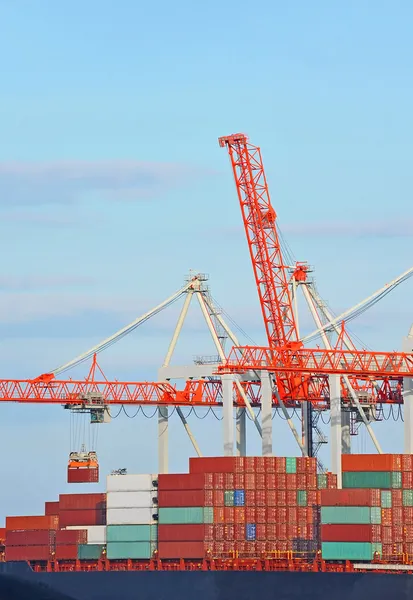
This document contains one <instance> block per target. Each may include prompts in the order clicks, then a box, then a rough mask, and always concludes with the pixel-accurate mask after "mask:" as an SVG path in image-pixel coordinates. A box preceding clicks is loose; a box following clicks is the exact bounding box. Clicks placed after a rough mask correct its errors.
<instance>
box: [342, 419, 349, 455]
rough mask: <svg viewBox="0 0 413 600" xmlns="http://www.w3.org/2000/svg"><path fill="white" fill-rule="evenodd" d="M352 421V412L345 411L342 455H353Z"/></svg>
mask: <svg viewBox="0 0 413 600" xmlns="http://www.w3.org/2000/svg"><path fill="white" fill-rule="evenodd" d="M350 419H351V413H350V411H349V410H343V411H342V413H341V453H342V454H351V436H350Z"/></svg>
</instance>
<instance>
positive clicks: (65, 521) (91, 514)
mask: <svg viewBox="0 0 413 600" xmlns="http://www.w3.org/2000/svg"><path fill="white" fill-rule="evenodd" d="M51 518H55V517H51ZM59 523H60V527H62V528H63V527H68V526H69V525H79V526H81V525H105V524H106V511H105V510H93V509H84V510H81V509H77V510H61V511H60V513H59Z"/></svg>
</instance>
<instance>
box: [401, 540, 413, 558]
mask: <svg viewBox="0 0 413 600" xmlns="http://www.w3.org/2000/svg"><path fill="white" fill-rule="evenodd" d="M403 550H404V552H405V553H406V554H408V555H409V556H413V543H412V542H410V543H408V544H404V547H403Z"/></svg>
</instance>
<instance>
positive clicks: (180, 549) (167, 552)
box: [158, 542, 205, 559]
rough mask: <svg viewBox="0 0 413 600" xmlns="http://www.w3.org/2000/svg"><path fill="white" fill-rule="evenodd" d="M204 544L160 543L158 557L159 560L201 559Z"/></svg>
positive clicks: (203, 552)
mask: <svg viewBox="0 0 413 600" xmlns="http://www.w3.org/2000/svg"><path fill="white" fill-rule="evenodd" d="M204 555H205V549H204V542H160V543H159V545H158V556H159V558H160V559H170V558H200V559H201V558H203V557H204Z"/></svg>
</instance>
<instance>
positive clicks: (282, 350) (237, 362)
mask: <svg viewBox="0 0 413 600" xmlns="http://www.w3.org/2000/svg"><path fill="white" fill-rule="evenodd" d="M219 143H220V145H221V146H223V147H226V148H227V149H228V153H229V156H230V160H231V165H232V169H233V174H234V178H235V182H236V187H237V192H238V199H239V202H240V207H241V212H242V217H243V222H244V227H245V232H246V237H247V241H248V246H249V249H250V257H251V262H252V266H253V270H254V274H255V280H256V285H257V290H258V295H259V299H260V304H261V311H262V316H263V321H264V327H265V330H266V334H267V341H268V347H256V346H241V345H240V344H239V342H238V340H237V339H236V337H235V335H234V334H233V333H232V332H231V331H230V330H229V328H228V327H226V333H227V335H228V337H229V338H230V340H231V342H232V344H233V347H232V350H231V351H230V352H229V354H228V353H226V352H224V348H223V345H222V343H221V342H222V340H220V337H219V332H218V329H219V327H224V329H225V323H224V321H223V320H222V319H221V320H220V319H219V318H218V315H217V312H216V311H215V310H214V307H213V306H212V305H211V302H210V299H209V300H208V297H207V294H205V293H204V292H205V290H203V289H202V282H203V281H204V278H203V277H202V276H201V275H200V274H196V275H193V276H192V277H190V278H189V280H188V281H187V283H186V284H185V286H184V287H183V288H181V289H180V290H178V292H176V293H175V294H174V295H173V296H172V297H170V298H168V299H167V300H166V301H164V302H163V303H161V304H160V305H158V306H157V307H155V309H153V310H152V311H150V312H149V313H146V314H145V315H143V316H142V317H139V318H138V319H136V320H135V321H134V322H133V323H131V324H130V325H128V326H126V327H125V328H123V329H122V330H120V331H118V332H117V333H116V334H114V335H113V336H111V337H110V338H107V339H106V340H104V341H103V342H102V343H101V344H99V345H98V346H95V347H94V348H91V349H90V350H89V351H87V352H86V353H84V354H82V355H80V356H79V357H77V358H75V359H74V360H72V361H70V362H69V363H66V364H65V365H63V366H61V367H58V368H56V369H55V370H54V371H51V372H49V373H46V374H43V375H41V376H39V377H37V378H35V379H30V380H0V401H5V402H9V401H12V402H13V401H14V402H22V403H25V402H26V403H27V402H41V403H49V404H60V405H64V406H66V407H68V408H72V409H75V410H76V409H79V410H86V411H89V412H90V413H91V415H93V418H94V422H96V423H98V422H104V421H105V417H106V415H107V413H108V407H110V406H111V405H113V404H123V405H125V404H126V405H127V404H137V405H139V404H142V405H146V404H151V405H156V406H158V410H159V414H160V416H161V415H162V414H165V412H164V411H165V409H166V410H167V407H168V406H170V405H172V406H177V407H178V408H179V407H181V406H220V407H222V409H223V414H224V437H225V439H224V448H225V452H226V453H228V454H230V453H232V452H233V430H232V425H231V424H232V413H233V409H234V407H235V408H237V409H238V408H241V407H242V408H246V409H247V410H248V411H249V412H250V414H251V415H252V418H253V421H254V423H255V425H256V427H257V429H258V431H259V432H260V434H261V435H262V437H263V453H271V452H272V442H271V436H272V430H271V411H272V407H273V406H274V405H275V406H279V407H281V409H282V410H283V411H285V414H286V415H287V416H288V412H287V408H288V407H294V406H301V405H302V404H303V405H304V404H305V405H306V406H307V407H311V406H313V405H317V406H318V407H319V408H330V410H331V411H332V413H333V414H334V418H335V420H337V419H338V418H339V415H340V414H341V401H342V400H343V398H344V399H347V400H349V401H351V402H352V403H354V405H355V406H356V408H357V410H359V412H360V416H361V418H362V420H363V421H364V422H365V424H366V427H367V428H368V429H369V432H370V435H372V439H373V441H375V443H376V448H377V449H378V450H379V451H380V447H379V446H378V443H377V440H375V437H374V434H372V430H371V427H370V423H369V422H368V421H367V419H366V417H365V414H364V410H363V409H362V407H361V405H360V401H359V397H358V392H359V391H362V392H363V393H366V390H368V393H369V394H370V397H371V398H372V401H374V399H376V400H377V401H379V402H382V403H387V402H389V403H391V402H400V401H401V400H402V397H401V395H400V394H401V392H400V394H398V392H397V390H395V385H394V384H395V383H396V382H397V384H400V381H403V382H406V381H408V382H409V381H411V378H412V377H413V362H412V354H411V353H412V348H411V347H410V345H409V343H407V346H406V348H405V352H401V353H395V352H390V353H388V352H387V353H386V352H382V353H377V352H376V353H374V352H366V351H364V350H357V349H356V348H355V346H354V344H353V343H352V341H351V339H350V337H349V335H348V333H347V331H346V329H345V327H343V323H344V322H345V320H346V319H347V318H349V315H350V314H351V312H350V313H348V314H346V315H344V316H343V315H342V316H340V318H336V319H334V318H333V317H332V316H331V315H329V314H328V312H326V310H325V307H324V306H323V304H322V302H321V300H320V298H319V297H318V296H317V294H316V293H315V292H314V289H312V288H311V286H307V285H306V284H307V282H308V273H309V268H308V266H307V265H306V264H305V263H297V264H295V265H293V266H291V265H288V264H287V263H286V261H285V260H284V257H283V252H282V249H281V244H280V239H279V236H278V233H277V215H276V213H275V210H274V209H273V207H272V205H271V201H270V196H269V192H268V186H267V181H266V177H265V171H264V167H263V163H262V158H261V152H260V149H259V148H258V147H256V146H253V145H251V144H249V142H248V139H247V137H246V136H245V135H244V134H235V135H232V136H227V137H225V138H220V140H219ZM411 271H412V270H411ZM410 274H411V273H410ZM407 276H408V275H406V274H405V277H404V278H406V277H407ZM399 280H400V281H401V280H403V276H401V278H399V279H398V280H397V281H399ZM395 282H396V280H395ZM395 285H396V283H394V285H393V287H394V286H395ZM299 286H300V287H302V288H303V289H304V290H307V292H304V293H305V294H306V293H307V295H308V296H309V298H310V300H311V303H312V305H313V307H314V309H315V312H316V314H317V315H318V318H315V322H316V326H317V330H316V332H315V334H314V335H321V337H322V338H323V339H324V338H326V332H327V331H328V330H329V328H330V330H334V331H335V332H336V333H337V341H336V343H335V345H334V346H331V344H330V342H328V343H327V344H326V343H325V345H326V347H325V348H324V349H320V348H313V349H311V348H307V347H306V346H304V342H305V341H306V340H305V338H300V335H299V330H298V319H297V314H296V311H295V310H294V301H295V294H296V291H297V287H299ZM185 294H186V300H185V303H184V308H183V310H182V312H181V315H180V317H179V321H178V324H177V328H176V330H175V333H174V338H173V340H172V342H171V346H170V348H169V350H168V354H167V357H166V360H165V363H164V365H163V369H166V370H168V369H170V370H171V369H172V367H170V364H169V361H170V357H171V355H172V352H173V349H174V347H175V345H176V338H177V335H178V334H179V331H180V328H181V326H182V321H183V319H184V318H185V315H186V311H187V308H188V303H189V301H190V300H189V301H188V298H192V297H193V296H196V297H197V298H198V300H199V301H200V306H201V310H202V312H203V314H204V317H205V319H206V321H207V324H208V326H209V328H210V331H211V334H212V336H213V339H214V341H215V342H216V346H217V351H218V357H217V359H216V360H215V362H212V363H211V364H210V365H205V364H203V365H198V366H201V367H202V368H201V369H200V370H198V371H196V369H194V372H195V373H198V374H200V377H199V378H197V377H194V376H193V375H192V374H191V376H188V377H187V378H186V379H185V383H184V387H183V389H178V388H177V386H175V385H172V384H171V383H170V379H173V377H164V378H160V380H159V381H158V382H119V381H108V380H107V379H106V378H105V377H104V374H103V372H102V371H100V373H101V376H99V375H98V376H96V373H98V372H99V370H100V367H99V365H98V363H97V358H96V355H97V354H98V353H99V352H100V351H101V350H104V349H105V348H107V347H108V346H110V345H111V344H112V343H115V342H116V341H118V340H119V339H121V338H122V337H123V336H124V335H127V334H128V333H130V332H131V331H133V330H134V329H136V327H138V326H139V325H140V324H141V323H142V322H144V321H145V320H147V319H148V318H151V317H152V316H153V315H154V314H157V313H158V312H159V311H160V310H163V309H164V308H165V307H167V306H169V305H170V304H171V303H172V302H174V301H175V300H176V299H177V298H178V297H179V296H181V295H185ZM376 295H377V296H379V295H380V293H379V292H378V293H376ZM356 308H357V307H356ZM320 315H321V316H320ZM321 317H323V319H324V321H326V320H327V323H325V322H324V323H323V320H322V319H321ZM314 335H312V338H314ZM324 342H325V339H324ZM88 358H92V368H91V370H90V372H89V375H88V377H87V378H86V379H85V380H82V381H74V380H72V379H61V378H60V376H61V374H62V373H63V372H65V371H66V370H67V369H68V368H70V367H72V366H75V365H77V364H80V363H81V362H83V361H84V360H86V359H88ZM165 372H166V371H165ZM97 377H98V378H97ZM409 390H410V388H408V389H405V390H404V393H406V392H409ZM254 406H260V407H261V409H262V419H261V423H262V426H261V424H260V423H259V422H258V420H257V418H256V416H255V413H254V412H253V410H252V409H253V407H254ZM178 414H179V413H178ZM363 415H364V418H363ZM161 421H162V418H160V422H161ZM288 422H289V425H290V427H291V429H292V431H293V434H294V436H295V437H296V440H297V442H298V444H299V446H300V448H301V450H302V452H303V453H304V454H309V452H311V449H310V445H309V444H308V443H307V444H303V442H302V440H300V438H299V436H298V434H297V432H296V431H295V428H294V426H293V424H292V422H291V419H288ZM183 423H184V425H185V426H186V429H187V431H188V432H189V428H188V426H187V424H185V422H184V420H183ZM308 431H309V428H308ZM332 433H333V457H332V458H333V465H332V466H333V470H335V471H339V469H340V466H339V465H338V457H339V455H340V444H341V440H340V435H341V434H340V428H339V427H335V429H334V431H332ZM190 437H191V435H190ZM194 447H195V449H196V445H195V444H194ZM196 450H197V449H196ZM412 450H413V448H412ZM198 453H199V452H198Z"/></svg>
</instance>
